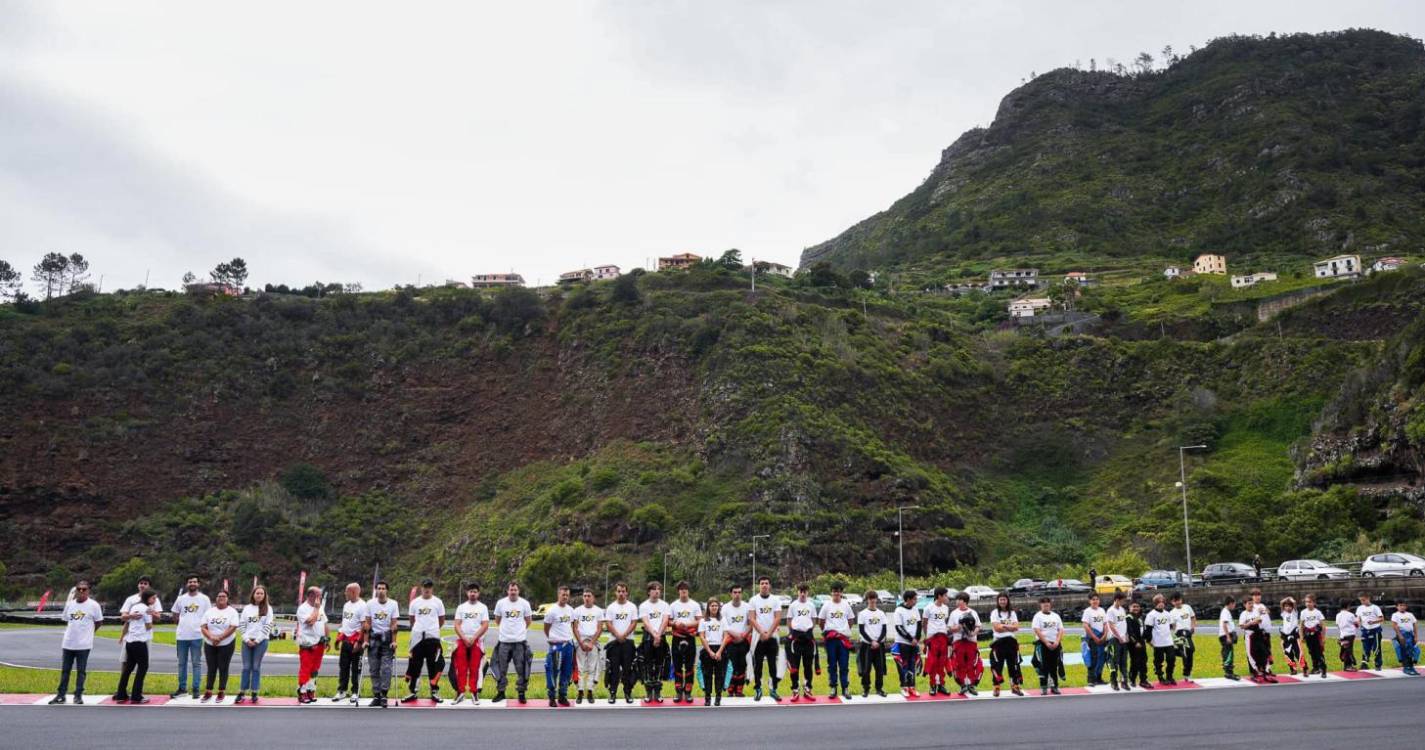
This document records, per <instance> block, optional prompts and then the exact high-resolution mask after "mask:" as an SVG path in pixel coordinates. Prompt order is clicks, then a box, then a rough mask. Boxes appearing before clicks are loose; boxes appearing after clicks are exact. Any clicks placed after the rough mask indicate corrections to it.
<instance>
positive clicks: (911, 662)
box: [891, 589, 924, 698]
mask: <svg viewBox="0 0 1425 750" xmlns="http://www.w3.org/2000/svg"><path fill="white" fill-rule="evenodd" d="M916 596H917V595H916V593H915V590H914V589H906V591H905V593H904V594H902V595H901V605H900V606H899V607H896V611H895V616H894V619H893V620H892V624H893V625H894V626H895V632H896V634H895V644H894V645H892V646H891V653H892V654H893V655H894V657H895V660H896V677H897V679H899V680H900V686H901V695H902V696H904V697H906V698H918V697H920V696H919V695H918V694H917V693H916V691H915V675H916V672H917V671H918V666H919V664H920V640H921V631H922V630H923V629H924V623H923V622H922V621H921V616H920V610H918V609H916V607H915V599H916Z"/></svg>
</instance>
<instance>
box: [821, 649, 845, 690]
mask: <svg viewBox="0 0 1425 750" xmlns="http://www.w3.org/2000/svg"><path fill="white" fill-rule="evenodd" d="M826 682H827V685H829V686H830V687H831V689H832V690H833V691H834V690H836V687H837V686H838V685H840V686H841V690H842V692H845V691H846V688H847V686H849V685H850V684H851V647H850V646H848V645H847V644H846V643H845V642H844V641H842V640H841V639H840V638H827V639H826Z"/></svg>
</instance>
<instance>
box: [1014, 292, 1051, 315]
mask: <svg viewBox="0 0 1425 750" xmlns="http://www.w3.org/2000/svg"><path fill="white" fill-rule="evenodd" d="M1051 306H1053V303H1052V302H1050V301H1049V298H1048V297H1021V298H1020V299H1017V300H1014V301H1012V302H1010V303H1009V317H1011V318H1032V317H1034V315H1035V314H1036V313H1038V312H1039V311H1041V310H1042V311H1045V312H1047V311H1048V310H1049V308H1050V307H1051Z"/></svg>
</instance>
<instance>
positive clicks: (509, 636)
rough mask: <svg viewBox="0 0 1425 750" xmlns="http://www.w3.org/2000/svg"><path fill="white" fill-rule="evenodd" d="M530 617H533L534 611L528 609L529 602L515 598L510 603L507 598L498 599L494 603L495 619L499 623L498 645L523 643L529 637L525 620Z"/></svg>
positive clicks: (521, 598)
mask: <svg viewBox="0 0 1425 750" xmlns="http://www.w3.org/2000/svg"><path fill="white" fill-rule="evenodd" d="M531 617H534V610H532V609H530V608H529V602H528V601H526V600H525V598H524V597H522V596H521V597H517V598H516V599H515V600H514V601H510V598H509V597H508V596H502V597H500V600H499V601H498V602H495V619H496V620H499V621H500V628H499V633H498V636H499V638H498V639H499V641H500V643H524V642H525V640H526V639H527V638H528V637H529V625H528V624H527V623H526V622H525V620H527V619H529V618H531Z"/></svg>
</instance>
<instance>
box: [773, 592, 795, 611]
mask: <svg viewBox="0 0 1425 750" xmlns="http://www.w3.org/2000/svg"><path fill="white" fill-rule="evenodd" d="M773 596H776V597H777V604H778V605H779V606H781V608H782V609H786V608H787V607H788V606H790V605H791V603H792V601H794V600H795V599H796V597H794V596H787V595H786V594H774V595H773Z"/></svg>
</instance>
